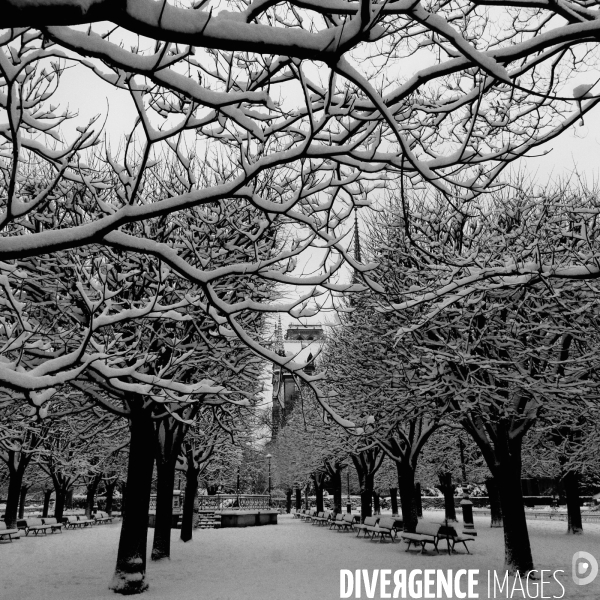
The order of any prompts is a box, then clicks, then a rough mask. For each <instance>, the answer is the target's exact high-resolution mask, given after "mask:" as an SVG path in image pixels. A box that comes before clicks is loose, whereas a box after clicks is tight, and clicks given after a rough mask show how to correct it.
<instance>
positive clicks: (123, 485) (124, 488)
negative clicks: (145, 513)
mask: <svg viewBox="0 0 600 600" xmlns="http://www.w3.org/2000/svg"><path fill="white" fill-rule="evenodd" d="M152 468H154V463H153V466H152ZM126 494H127V482H126V481H123V482H122V483H121V518H123V517H124V516H125V496H126ZM148 510H149V509H148Z"/></svg>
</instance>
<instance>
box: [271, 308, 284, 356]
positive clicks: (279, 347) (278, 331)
mask: <svg viewBox="0 0 600 600" xmlns="http://www.w3.org/2000/svg"><path fill="white" fill-rule="evenodd" d="M273 350H275V352H277V354H279V356H285V350H284V348H283V329H282V328H281V315H279V316H278V318H277V323H276V325H275V342H274V345H273Z"/></svg>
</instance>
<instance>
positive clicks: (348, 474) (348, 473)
mask: <svg viewBox="0 0 600 600" xmlns="http://www.w3.org/2000/svg"><path fill="white" fill-rule="evenodd" d="M346 476H347V478H348V502H347V504H346V512H348V513H351V512H352V502H350V467H349V466H348V470H347V471H346Z"/></svg>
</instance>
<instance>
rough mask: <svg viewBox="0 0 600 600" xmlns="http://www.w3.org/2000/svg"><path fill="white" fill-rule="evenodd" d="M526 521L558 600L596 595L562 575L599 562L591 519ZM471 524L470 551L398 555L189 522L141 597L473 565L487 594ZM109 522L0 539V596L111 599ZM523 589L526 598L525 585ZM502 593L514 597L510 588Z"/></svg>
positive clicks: (200, 595) (292, 596)
mask: <svg viewBox="0 0 600 600" xmlns="http://www.w3.org/2000/svg"><path fill="white" fill-rule="evenodd" d="M441 516H442V513H441V512H430V513H427V514H426V519H429V520H437V521H439V520H440V519H441ZM528 525H529V528H530V533H531V540H532V545H533V553H534V558H535V562H536V567H537V568H538V569H549V570H552V571H554V570H557V569H562V570H564V571H565V572H564V574H561V575H559V577H560V578H561V579H560V580H561V582H562V583H563V585H564V586H565V588H566V593H565V595H564V598H565V599H566V600H572V599H577V600H579V599H585V600H597V599H598V598H600V575H599V576H598V578H597V579H596V581H595V582H593V583H592V584H590V585H587V586H581V587H578V588H577V587H576V586H574V584H573V583H572V581H571V561H572V556H573V554H574V553H575V552H576V551H579V550H584V551H587V552H590V553H591V554H593V555H595V556H596V558H597V560H599V562H600V524H586V525H585V526H584V527H585V534H584V535H583V536H576V537H575V536H567V535H566V534H565V527H566V524H565V523H562V522H544V521H533V522H529V523H528ZM476 528H477V532H478V534H479V535H478V538H477V541H476V542H474V544H472V552H473V555H472V556H469V555H466V554H464V553H461V554H460V555H453V556H448V555H447V554H444V553H441V554H440V555H436V554H432V553H431V552H429V553H428V554H427V555H423V556H419V555H418V554H417V553H416V552H414V551H411V552H410V553H406V552H405V544H399V543H395V544H393V545H392V544H391V543H389V542H385V543H379V542H371V541H370V540H369V539H362V538H360V539H357V538H356V537H355V535H354V534H353V533H336V532H334V531H329V530H328V529H326V528H322V527H317V526H311V525H309V524H306V523H302V522H300V521H298V520H294V519H292V518H291V517H289V516H288V515H284V516H280V517H279V524H278V525H277V526H266V527H257V528H254V527H249V528H246V529H220V530H218V529H217V530H197V531H195V532H194V540H193V542H191V543H189V544H183V543H181V542H179V540H178V534H179V532H178V531H176V532H173V545H172V552H171V554H172V559H171V560H170V561H164V562H161V563H158V564H156V563H149V567H148V577H149V583H150V589H149V591H148V592H147V593H146V594H145V595H144V596H143V597H144V598H147V599H148V600H150V599H152V598H154V599H156V600H200V599H202V600H226V599H227V600H229V599H231V600H304V599H310V600H317V599H318V600H334V599H338V598H339V597H340V569H350V570H352V571H354V570H356V569H391V570H392V571H395V570H397V569H407V570H411V569H453V570H455V571H456V570H458V569H479V570H480V573H479V577H478V578H479V581H480V584H479V586H478V588H477V591H478V592H479V598H481V599H487V598H490V597H492V598H493V597H494V596H493V595H492V594H489V595H488V592H487V572H488V570H491V569H497V570H498V571H500V570H501V569H502V564H503V544H502V530H501V529H490V528H489V517H480V518H476ZM119 529H120V525H119V524H118V523H117V524H113V525H103V526H98V527H94V528H92V529H83V530H75V531H67V532H65V533H64V534H62V535H59V534H55V535H48V536H47V537H38V538H35V537H27V538H22V539H21V540H18V541H15V542H13V543H12V544H10V543H5V544H1V547H0V598H2V600H63V599H64V600H100V599H111V600H114V599H115V597H116V596H115V595H114V594H113V593H111V592H109V591H108V589H107V585H108V582H109V580H110V577H111V575H112V570H113V568H114V563H115V556H116V549H117V543H118V536H119ZM440 547H443V544H442V545H441V546H440ZM546 579H548V575H546ZM392 589H393V587H392ZM530 591H531V595H532V596H533V593H534V588H531V590H530ZM544 592H545V594H544V595H545V596H549V597H552V596H553V595H555V596H560V595H561V594H562V590H561V588H560V587H559V586H558V585H555V586H554V587H545V589H544ZM538 594H539V592H538ZM353 597H354V596H353ZM379 597H380V596H379V594H377V595H376V598H379ZM496 597H497V598H501V597H503V598H506V597H507V596H506V595H505V594H503V595H500V594H497V596H496ZM509 597H510V596H509ZM512 597H513V598H523V595H522V594H521V593H520V592H519V591H518V590H517V592H516V593H515V594H513V595H512ZM539 597H541V595H540V596H539ZM362 598H365V592H364V589H363V593H362Z"/></svg>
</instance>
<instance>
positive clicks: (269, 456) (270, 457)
mask: <svg viewBox="0 0 600 600" xmlns="http://www.w3.org/2000/svg"><path fill="white" fill-rule="evenodd" d="M272 458H273V457H272V456H271V455H270V454H267V460H268V461H269V508H271V505H272V503H271V459H272Z"/></svg>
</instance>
